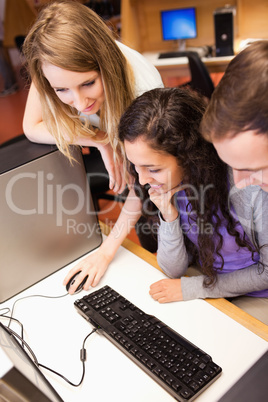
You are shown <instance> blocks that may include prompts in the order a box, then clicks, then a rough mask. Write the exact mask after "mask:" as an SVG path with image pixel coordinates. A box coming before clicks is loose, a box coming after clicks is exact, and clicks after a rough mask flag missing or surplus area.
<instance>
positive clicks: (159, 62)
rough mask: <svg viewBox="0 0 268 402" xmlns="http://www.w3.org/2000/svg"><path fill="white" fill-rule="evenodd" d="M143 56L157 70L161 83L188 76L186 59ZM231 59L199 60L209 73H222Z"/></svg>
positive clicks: (150, 54) (155, 55)
mask: <svg viewBox="0 0 268 402" xmlns="http://www.w3.org/2000/svg"><path fill="white" fill-rule="evenodd" d="M143 56H144V57H145V58H146V59H147V60H149V61H150V62H151V63H152V64H153V65H154V66H155V67H156V68H157V70H158V71H159V73H160V74H161V77H162V79H163V81H165V79H166V78H169V77H185V76H188V75H189V68H188V59H187V57H172V58H166V59H159V58H158V56H159V52H144V53H143ZM233 58H234V56H224V57H202V58H201V60H202V61H203V63H204V64H205V65H206V67H207V69H208V71H209V72H210V73H219V72H221V73H222V72H224V71H225V70H226V68H227V66H228V64H229V63H230V61H231V60H232V59H233Z"/></svg>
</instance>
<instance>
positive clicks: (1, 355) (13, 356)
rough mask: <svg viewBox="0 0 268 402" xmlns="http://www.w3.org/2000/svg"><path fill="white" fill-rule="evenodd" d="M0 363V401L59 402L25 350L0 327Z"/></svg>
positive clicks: (60, 400)
mask: <svg viewBox="0 0 268 402" xmlns="http://www.w3.org/2000/svg"><path fill="white" fill-rule="evenodd" d="M0 361H1V363H2V365H1V367H0V400H1V401H20V402H22V401H23V402H30V401H39V402H63V400H62V398H61V397H60V395H59V394H58V393H57V392H56V390H55V389H54V388H53V387H52V385H51V384H50V382H49V381H48V380H47V379H46V378H45V376H44V375H43V373H42V372H41V371H40V369H39V368H38V366H37V365H36V364H35V363H34V362H33V361H32V359H31V358H30V357H29V355H28V354H27V353H26V351H25V349H23V348H22V346H21V345H20V343H19V342H18V341H17V339H16V338H15V337H14V336H13V335H12V333H11V332H10V331H9V330H8V328H7V327H5V326H4V325H2V324H1V323H0ZM4 368H5V369H4Z"/></svg>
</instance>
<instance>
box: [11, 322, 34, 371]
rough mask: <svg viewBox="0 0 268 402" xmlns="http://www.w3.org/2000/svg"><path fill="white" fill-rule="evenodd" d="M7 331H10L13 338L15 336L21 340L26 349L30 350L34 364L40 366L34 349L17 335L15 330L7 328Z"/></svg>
mask: <svg viewBox="0 0 268 402" xmlns="http://www.w3.org/2000/svg"><path fill="white" fill-rule="evenodd" d="M6 329H7V331H9V333H10V334H12V335H13V336H15V337H16V338H19V340H20V341H21V342H22V343H23V345H24V346H26V348H27V349H28V350H29V352H30V353H31V355H32V357H33V361H34V363H35V364H36V365H37V366H38V360H37V357H36V356H35V354H34V352H33V350H32V348H31V347H30V346H29V345H28V343H27V342H26V341H25V340H24V339H23V338H22V337H20V336H19V334H17V333H16V332H15V331H13V329H11V328H8V327H6Z"/></svg>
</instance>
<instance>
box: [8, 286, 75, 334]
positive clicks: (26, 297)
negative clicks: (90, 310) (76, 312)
mask: <svg viewBox="0 0 268 402" xmlns="http://www.w3.org/2000/svg"><path fill="white" fill-rule="evenodd" d="M67 295H69V293H65V294H64V295H60V296H45V295H29V296H24V297H21V298H19V299H17V300H15V301H14V303H13V306H12V309H11V317H13V313H14V309H15V305H16V303H18V302H19V301H21V300H24V299H30V298H31V297H43V298H44V299H60V298H62V297H65V296H67ZM9 326H10V322H9V324H8V327H9Z"/></svg>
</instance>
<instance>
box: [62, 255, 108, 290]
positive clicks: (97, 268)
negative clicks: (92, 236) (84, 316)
mask: <svg viewBox="0 0 268 402" xmlns="http://www.w3.org/2000/svg"><path fill="white" fill-rule="evenodd" d="M110 262H111V258H110V257H108V256H107V255H105V254H104V253H103V252H102V250H101V248H99V249H98V250H97V251H96V252H95V253H92V254H90V255H89V256H87V257H86V258H84V259H83V260H82V261H80V262H79V263H78V264H76V265H75V266H74V267H73V268H72V269H71V270H70V271H69V273H68V275H67V276H66V277H65V279H64V281H63V285H66V284H67V283H68V282H69V280H70V279H71V277H72V276H73V275H74V274H75V273H77V272H79V271H81V272H80V273H79V275H77V277H76V278H75V282H74V284H73V285H71V286H70V288H69V293H70V294H71V295H72V294H74V292H75V290H76V288H77V286H78V285H79V284H80V283H81V282H82V281H83V279H84V278H85V277H86V276H88V278H87V280H86V282H85V284H84V286H83V289H84V290H88V289H89V288H90V286H92V287H94V286H97V284H98V283H99V281H100V279H101V278H102V276H103V275H104V274H105V272H106V270H107V268H108V266H109V264H110Z"/></svg>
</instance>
